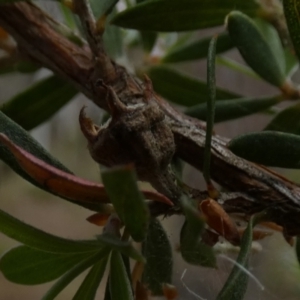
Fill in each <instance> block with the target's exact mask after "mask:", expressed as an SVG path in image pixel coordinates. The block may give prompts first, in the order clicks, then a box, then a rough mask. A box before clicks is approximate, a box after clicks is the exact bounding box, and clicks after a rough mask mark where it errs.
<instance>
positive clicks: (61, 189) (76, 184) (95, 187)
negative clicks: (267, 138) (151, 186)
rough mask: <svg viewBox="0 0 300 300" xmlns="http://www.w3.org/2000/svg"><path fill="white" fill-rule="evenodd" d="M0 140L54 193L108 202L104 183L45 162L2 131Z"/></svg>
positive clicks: (148, 193)
mask: <svg viewBox="0 0 300 300" xmlns="http://www.w3.org/2000/svg"><path fill="white" fill-rule="evenodd" d="M0 142H2V143H3V144H4V145H5V146H6V147H7V148H8V149H9V150H10V152H11V153H12V154H13V155H14V157H15V159H16V160H17V161H18V163H19V165H20V167H22V168H23V170H24V171H25V172H26V173H27V174H28V175H29V176H30V177H31V178H32V179H34V180H35V181H36V182H37V183H39V184H40V185H43V186H44V187H46V188H47V190H49V191H51V192H53V193H54V194H56V195H58V196H62V197H64V198H67V199H70V200H74V201H80V202H91V203H109V202H110V201H109V198H108V196H107V194H106V191H105V188H104V185H102V184H99V183H95V182H92V181H88V180H86V179H83V178H80V177H77V176H75V175H72V174H69V173H66V172H64V171H61V170H59V169H57V168H55V167H53V166H51V165H49V164H47V163H45V162H44V161H42V160H40V159H38V158H36V157H35V156H33V155H32V154H30V153H29V152H27V151H25V150H24V149H22V148H20V147H18V146H17V145H15V144H14V143H13V142H12V141H11V140H10V139H9V138H8V137H7V136H6V135H4V134H2V133H0ZM141 192H142V193H143V195H144V197H145V198H146V199H150V200H154V201H159V202H162V203H165V204H168V205H173V203H172V202H171V200H170V199H168V198H167V197H165V196H164V195H162V194H159V193H156V192H152V191H147V190H142V191H141Z"/></svg>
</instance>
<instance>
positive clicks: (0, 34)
mask: <svg viewBox="0 0 300 300" xmlns="http://www.w3.org/2000/svg"><path fill="white" fill-rule="evenodd" d="M7 38H8V33H7V32H6V31H5V30H4V29H3V28H2V27H0V40H6V39H7Z"/></svg>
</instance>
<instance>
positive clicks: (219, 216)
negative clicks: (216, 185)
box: [199, 198, 240, 245]
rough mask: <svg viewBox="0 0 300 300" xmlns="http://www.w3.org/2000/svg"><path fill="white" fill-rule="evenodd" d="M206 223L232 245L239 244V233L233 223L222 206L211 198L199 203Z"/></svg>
mask: <svg viewBox="0 0 300 300" xmlns="http://www.w3.org/2000/svg"><path fill="white" fill-rule="evenodd" d="M199 208H200V210H201V212H202V214H203V216H204V219H205V221H206V223H207V224H208V225H209V226H210V227H211V228H212V229H214V230H215V231H216V232H217V233H219V234H220V235H221V236H223V237H224V238H225V239H226V240H227V241H229V242H230V243H232V244H233V245H239V244H240V235H239V232H238V230H237V227H236V225H235V223H234V222H233V221H232V219H231V218H230V217H229V215H228V214H227V213H226V212H225V210H224V209H223V208H222V206H221V205H220V204H219V203H218V202H217V201H215V200H213V199H209V198H208V199H206V200H204V201H202V202H200V204H199Z"/></svg>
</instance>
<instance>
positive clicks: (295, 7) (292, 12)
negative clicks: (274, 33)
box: [282, 0, 300, 60]
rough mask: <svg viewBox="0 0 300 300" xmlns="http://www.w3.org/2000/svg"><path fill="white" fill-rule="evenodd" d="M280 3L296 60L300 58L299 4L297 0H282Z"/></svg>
mask: <svg viewBox="0 0 300 300" xmlns="http://www.w3.org/2000/svg"><path fill="white" fill-rule="evenodd" d="M282 4H283V9H284V15H285V19H286V23H287V26H288V29H289V34H290V37H291V39H292V42H293V45H294V49H295V52H296V54H297V57H298V60H300V39H299V32H300V18H299V15H300V5H299V2H298V1H297V0H283V1H282Z"/></svg>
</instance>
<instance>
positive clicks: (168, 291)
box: [162, 283, 178, 300]
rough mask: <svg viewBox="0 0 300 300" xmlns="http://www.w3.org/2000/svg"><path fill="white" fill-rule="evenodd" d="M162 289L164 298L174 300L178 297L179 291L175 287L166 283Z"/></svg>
mask: <svg viewBox="0 0 300 300" xmlns="http://www.w3.org/2000/svg"><path fill="white" fill-rule="evenodd" d="M162 288H163V293H164V296H165V298H166V299H167V300H174V299H176V298H177V297H178V291H177V289H176V287H175V286H174V285H172V284H169V283H164V284H163V287H162Z"/></svg>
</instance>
